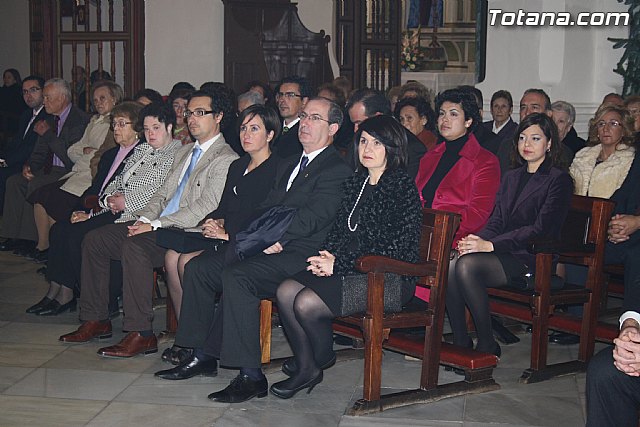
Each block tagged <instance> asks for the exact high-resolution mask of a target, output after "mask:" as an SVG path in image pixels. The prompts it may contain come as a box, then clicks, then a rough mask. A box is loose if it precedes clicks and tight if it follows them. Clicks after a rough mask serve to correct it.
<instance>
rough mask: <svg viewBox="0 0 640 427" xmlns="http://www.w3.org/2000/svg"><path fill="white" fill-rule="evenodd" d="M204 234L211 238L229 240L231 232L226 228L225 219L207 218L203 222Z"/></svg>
mask: <svg viewBox="0 0 640 427" xmlns="http://www.w3.org/2000/svg"><path fill="white" fill-rule="evenodd" d="M202 235H203V236H204V237H207V238H209V239H222V240H229V234H228V233H227V232H226V231H225V229H224V220H223V219H211V218H209V219H207V220H206V221H205V222H204V223H203V224H202Z"/></svg>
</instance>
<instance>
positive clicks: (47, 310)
mask: <svg viewBox="0 0 640 427" xmlns="http://www.w3.org/2000/svg"><path fill="white" fill-rule="evenodd" d="M77 304H78V302H77V301H76V300H75V299H72V300H71V301H69V302H67V303H65V304H60V303H59V302H58V301H56V300H53V301H51V302H50V303H49V304H47V306H46V307H43V308H42V310H40V311H37V312H36V314H37V315H38V316H57V315H58V314H61V313H64V312H65V311H67V310H69V311H70V312H72V313H73V312H74V311H76V308H77Z"/></svg>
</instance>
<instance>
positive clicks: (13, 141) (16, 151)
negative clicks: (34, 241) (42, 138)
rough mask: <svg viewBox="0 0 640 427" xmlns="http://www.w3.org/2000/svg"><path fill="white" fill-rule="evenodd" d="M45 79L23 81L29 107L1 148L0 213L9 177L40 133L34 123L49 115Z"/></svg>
mask: <svg viewBox="0 0 640 427" xmlns="http://www.w3.org/2000/svg"><path fill="white" fill-rule="evenodd" d="M43 86H44V79H43V78H42V77H39V76H28V77H27V78H25V79H24V80H23V81H22V98H23V99H24V102H25V103H26V104H27V106H29V109H28V110H26V111H24V112H23V113H22V114H21V115H20V119H19V120H18V132H17V134H16V135H15V136H14V137H12V138H10V139H9V140H8V141H7V143H6V144H5V146H4V147H3V148H0V215H2V210H3V205H4V192H5V187H6V183H7V179H8V178H9V177H10V176H11V175H14V174H17V173H19V172H20V171H21V170H22V165H24V164H25V163H26V162H27V160H28V159H29V155H31V152H32V151H33V147H34V146H35V144H36V140H37V139H38V134H36V133H35V132H34V131H33V124H34V123H35V122H36V121H38V120H42V119H46V118H47V117H48V116H49V115H48V114H47V112H46V111H45V109H44V108H43V106H42V87H43ZM13 246H14V245H13V244H11V243H10V242H5V243H3V244H0V250H9V249H11V250H13V249H14V248H13Z"/></svg>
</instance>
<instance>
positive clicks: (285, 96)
mask: <svg viewBox="0 0 640 427" xmlns="http://www.w3.org/2000/svg"><path fill="white" fill-rule="evenodd" d="M310 95H311V87H310V85H309V81H308V80H307V79H305V78H304V77H299V76H288V77H285V78H283V79H282V81H281V82H280V84H279V85H278V87H277V88H276V103H277V105H278V111H279V112H280V117H282V132H281V133H280V136H279V137H278V139H277V140H276V141H274V142H273V145H272V147H271V150H272V151H273V152H274V153H275V154H277V155H278V156H280V157H282V158H283V159H286V158H287V157H289V156H293V155H299V154H300V153H301V152H302V145H301V144H300V139H299V138H298V129H299V121H300V119H299V118H298V114H299V113H300V111H302V108H303V107H304V105H305V104H306V103H307V101H308V100H309V96H310Z"/></svg>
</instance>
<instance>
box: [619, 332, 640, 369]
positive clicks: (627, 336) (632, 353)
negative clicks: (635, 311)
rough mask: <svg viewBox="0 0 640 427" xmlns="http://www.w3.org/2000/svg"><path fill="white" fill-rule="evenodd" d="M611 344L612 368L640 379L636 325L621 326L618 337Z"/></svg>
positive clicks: (638, 338) (638, 336)
mask: <svg viewBox="0 0 640 427" xmlns="http://www.w3.org/2000/svg"><path fill="white" fill-rule="evenodd" d="M625 324H626V322H625ZM613 343H614V344H615V348H614V349H613V364H614V366H615V367H616V368H617V369H618V370H619V371H621V372H624V373H625V374H627V375H630V376H632V377H640V331H639V330H638V327H637V325H635V326H626V327H625V326H624V325H623V327H622V331H621V332H620V335H619V336H618V338H616V339H614V340H613Z"/></svg>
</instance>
